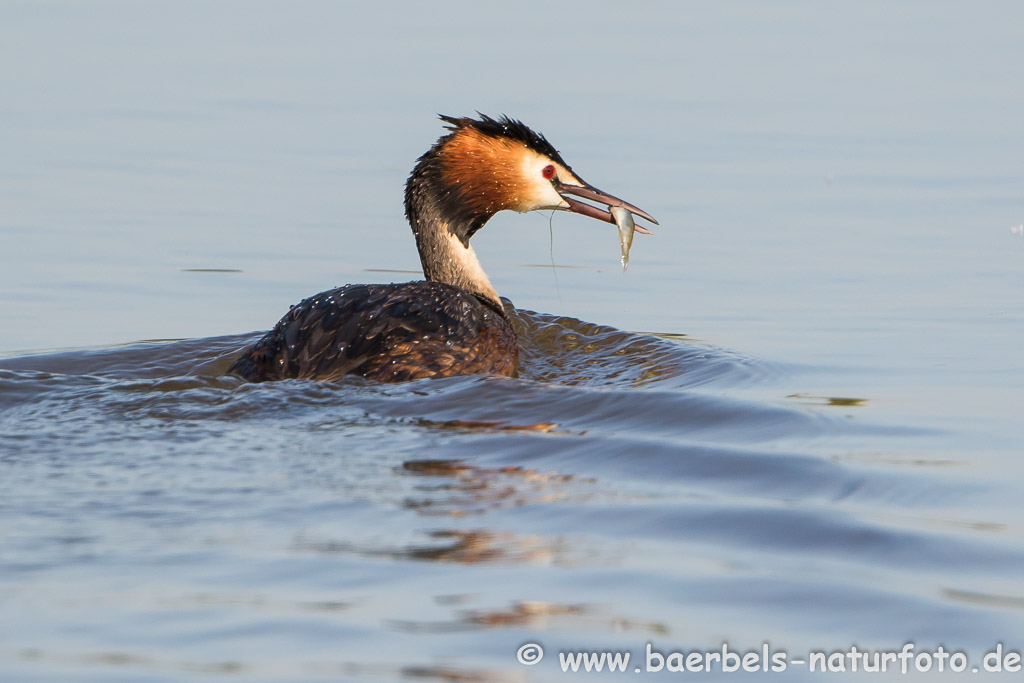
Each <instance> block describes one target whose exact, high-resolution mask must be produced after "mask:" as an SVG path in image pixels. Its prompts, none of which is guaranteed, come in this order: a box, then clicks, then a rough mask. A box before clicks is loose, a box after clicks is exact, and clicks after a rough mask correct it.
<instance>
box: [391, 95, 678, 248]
mask: <svg viewBox="0 0 1024 683" xmlns="http://www.w3.org/2000/svg"><path fill="white" fill-rule="evenodd" d="M441 119H442V120H443V121H444V122H445V123H447V124H448V129H449V130H450V131H451V132H450V133H448V134H447V135H444V136H443V137H441V139H440V140H438V141H437V143H436V144H434V146H433V147H432V148H431V149H430V150H429V151H428V152H427V153H426V154H424V155H423V156H422V157H420V158H419V160H418V162H417V164H416V168H415V169H414V170H413V172H412V175H411V176H410V177H409V182H408V183H407V185H406V195H405V208H406V216H407V217H408V218H409V221H410V223H411V224H412V227H413V231H414V232H416V233H417V235H419V232H420V230H423V229H430V228H432V227H435V226H433V225H424V224H423V223H424V219H426V221H427V222H430V223H440V224H441V225H437V226H436V227H438V228H440V227H442V226H443V227H447V229H448V230H450V231H451V232H452V233H453V234H454V235H455V236H456V237H457V238H458V239H459V240H460V241H461V242H462V243H463V245H465V246H468V245H469V238H470V237H472V236H473V234H474V233H475V232H476V231H477V230H479V229H480V228H481V227H482V226H483V225H484V223H486V222H487V221H488V220H489V219H490V218H491V216H493V215H494V214H495V213H497V212H498V211H503V210H506V209H507V210H512V211H519V212H526V211H536V210H543V209H557V210H562V211H573V212H575V213H579V214H582V215H584V216H590V217H591V218H596V219H598V220H602V221H607V222H609V223H614V222H615V220H614V218H613V217H612V215H611V213H609V211H608V210H606V209H604V208H601V207H598V206H594V205H593V204H587V203H585V202H582V201H580V200H579V199H575V197H579V198H581V199H587V200H590V201H593V202H599V203H601V204H604V205H605V206H607V207H609V208H610V207H614V206H618V207H622V208H625V209H628V210H629V211H631V212H632V213H634V214H636V215H637V216H640V217H642V218H645V219H646V220H649V221H650V222H652V223H654V224H655V225H657V223H658V221H656V220H654V218H653V217H652V216H651V215H650V214H648V213H647V212H646V211H643V210H641V209H639V208H637V207H635V206H633V205H632V204H628V203H626V202H624V201H622V200H621V199H619V198H618V197H614V196H612V195H610V194H608V193H606V192H602V191H601V190H598V189H597V188H595V187H594V186H592V185H590V184H589V183H587V182H585V181H584V180H583V179H581V178H580V177H579V176H578V175H576V174H575V173H574V172H573V170H572V168H571V167H570V166H569V165H568V164H567V163H565V161H564V160H563V159H562V157H561V155H560V154H559V153H558V150H556V149H555V148H554V147H553V146H552V145H551V143H550V142H548V141H547V139H546V138H545V137H544V136H543V135H541V134H540V133H537V132H535V131H533V130H531V129H530V128H529V127H527V126H526V125H525V124H523V123H522V122H520V121H516V120H514V119H510V118H508V117H507V116H503V117H501V118H499V119H492V118H491V117H489V116H485V115H483V114H481V115H480V119H479V120H477V119H471V118H465V117H463V118H456V117H452V116H441ZM427 205H429V209H428V206H427ZM424 214H429V217H428V216H427V215H424ZM636 230H637V231H638V232H643V233H648V232H650V231H649V230H647V229H646V228H643V227H641V226H637V227H636Z"/></svg>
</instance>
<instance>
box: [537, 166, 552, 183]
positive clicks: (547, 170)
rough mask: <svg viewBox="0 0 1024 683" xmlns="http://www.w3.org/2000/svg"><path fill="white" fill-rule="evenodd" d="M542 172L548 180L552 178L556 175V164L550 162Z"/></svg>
mask: <svg viewBox="0 0 1024 683" xmlns="http://www.w3.org/2000/svg"><path fill="white" fill-rule="evenodd" d="M540 174H541V175H542V176H544V177H545V178H547V179H548V180H551V179H552V178H554V177H555V167H554V165H552V164H548V165H547V166H545V167H544V170H542V171H541V172H540Z"/></svg>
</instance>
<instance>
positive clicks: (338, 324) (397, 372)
mask: <svg viewBox="0 0 1024 683" xmlns="http://www.w3.org/2000/svg"><path fill="white" fill-rule="evenodd" d="M518 358H519V347H518V346H517V344H516V335H515V332H513V331H512V326H511V325H510V324H509V322H508V319H507V318H506V317H505V313H504V311H502V312H500V313H499V312H498V311H497V310H495V309H494V308H493V307H492V306H491V305H490V304H489V303H487V302H484V301H481V300H480V299H478V298H477V297H475V296H473V295H472V294H469V293H468V292H464V291H462V290H460V289H457V288H455V287H452V286H451V285H446V284H444V283H442V282H429V281H426V282H408V283H405V284H398V285H348V286H346V287H339V288H338V289H333V290H330V291H328V292H322V293H320V294H317V295H316V296H312V297H310V298H308V299H306V300H305V301H303V302H302V303H300V304H298V305H297V306H294V307H293V308H292V309H291V310H290V311H289V312H288V314H287V315H286V316H285V317H284V318H282V319H281V321H280V322H279V323H277V326H276V327H274V329H273V330H271V331H270V332H269V333H268V334H267V335H266V336H265V337H263V339H261V340H260V341H259V342H257V343H256V344H255V345H254V346H253V347H251V348H250V349H249V350H248V351H246V352H245V354H244V355H243V356H242V357H241V358H239V359H238V360H237V361H236V362H235V364H234V365H232V366H231V370H230V372H232V373H234V374H236V375H238V376H240V377H242V378H243V379H247V380H250V381H254V382H260V381H265V380H275V379H288V378H296V379H317V380H337V379H340V378H341V377H343V376H345V375H360V376H362V377H366V378H368V379H375V380H378V381H381V382H405V381H408V380H413V379H421V378H423V377H445V376H448V375H477V374H498V375H512V374H514V373H515V369H516V362H517V361H518Z"/></svg>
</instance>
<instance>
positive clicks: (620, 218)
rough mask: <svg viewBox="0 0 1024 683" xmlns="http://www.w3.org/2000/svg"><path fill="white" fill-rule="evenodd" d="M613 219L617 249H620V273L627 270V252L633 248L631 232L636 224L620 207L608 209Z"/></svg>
mask: <svg viewBox="0 0 1024 683" xmlns="http://www.w3.org/2000/svg"><path fill="white" fill-rule="evenodd" d="M608 210H609V211H611V213H612V218H614V219H615V225H617V226H618V227H619V247H620V248H621V249H622V272H623V273H625V272H626V268H629V250H630V248H631V247H632V246H633V231H634V230H636V224H635V223H634V222H633V214H632V213H630V212H629V211H628V210H627V209H624V208H622V207H621V206H613V207H611V208H609V209H608Z"/></svg>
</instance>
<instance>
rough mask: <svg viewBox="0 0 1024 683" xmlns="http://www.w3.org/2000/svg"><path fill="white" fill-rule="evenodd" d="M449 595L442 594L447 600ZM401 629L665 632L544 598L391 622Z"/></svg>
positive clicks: (660, 627) (641, 622) (664, 628)
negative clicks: (444, 617)
mask: <svg viewBox="0 0 1024 683" xmlns="http://www.w3.org/2000/svg"><path fill="white" fill-rule="evenodd" d="M448 599H449V596H445V600H446V601H447V600H448ZM391 626H392V627H393V628H396V629H398V630H402V631H415V632H423V631H425V632H448V631H466V630H476V629H493V628H517V629H530V630H534V631H547V630H552V629H559V628H585V629H586V630H591V631H595V630H596V631H610V632H640V633H651V634H666V633H669V628H668V626H667V625H665V624H663V623H661V622H654V621H644V620H637V619H631V618H627V617H624V616H621V615H616V614H607V613H606V610H605V609H604V608H602V607H600V606H598V605H591V604H569V603H559V602H550V601H546V600H522V601H518V602H514V603H512V604H510V605H509V606H507V607H500V608H491V609H486V608H477V609H463V610H456V611H455V613H454V615H453V617H452V619H450V620H447V621H393V622H391Z"/></svg>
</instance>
